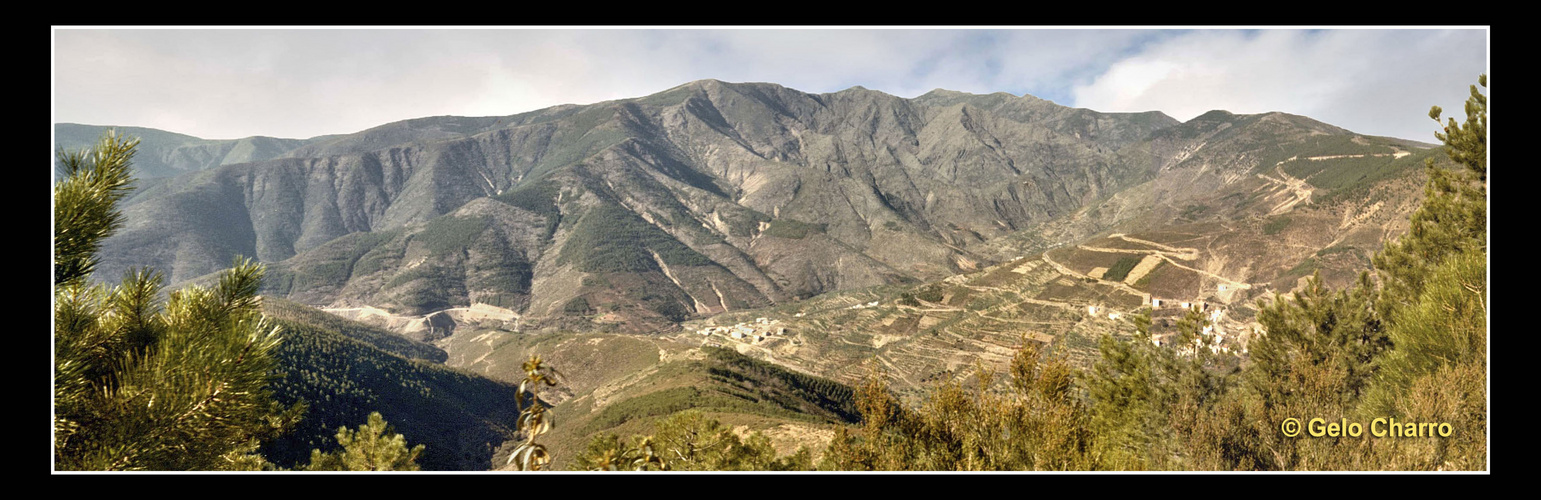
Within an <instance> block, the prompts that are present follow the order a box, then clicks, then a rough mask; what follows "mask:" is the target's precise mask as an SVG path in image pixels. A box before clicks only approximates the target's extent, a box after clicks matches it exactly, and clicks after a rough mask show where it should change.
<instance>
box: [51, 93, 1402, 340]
mask: <svg viewBox="0 0 1541 500" xmlns="http://www.w3.org/2000/svg"><path fill="white" fill-rule="evenodd" d="M57 129H58V132H57V135H58V136H59V137H60V139H59V144H60V146H63V147H71V146H73V144H72V143H71V142H69V141H75V142H76V143H78V142H80V141H83V140H84V138H87V137H91V136H93V134H94V133H99V132H100V130H101V129H102V127H89V126H80V125H70V124H60V125H59V126H58V127H57ZM124 132H125V133H129V134H136V133H137V134H138V135H141V136H143V137H146V139H145V142H146V143H147V144H149V145H148V146H145V147H144V151H143V152H141V154H140V155H139V156H138V160H139V162H138V164H139V165H141V169H142V172H143V175H142V178H141V179H140V182H139V189H137V190H136V191H135V193H134V194H133V195H132V197H131V198H130V199H129V200H128V201H127V202H126V203H125V204H124V209H125V212H126V214H127V216H128V220H129V223H128V225H127V227H126V228H125V229H124V230H123V231H122V232H120V233H119V234H118V235H116V236H114V237H113V238H111V239H109V240H108V241H107V243H106V244H105V247H104V249H103V263H102V265H101V268H100V269H101V273H100V274H99V275H101V276H113V275H116V274H119V273H121V272H122V271H123V270H125V269H127V268H130V267H134V266H153V267H156V268H159V269H165V270H168V272H169V275H170V278H171V280H172V281H173V282H183V281H188V280H193V279H196V278H198V277H200V276H203V275H206V274H208V273H211V272H214V271H216V270H219V269H221V268H223V267H225V266H226V265H227V264H228V263H229V262H230V260H231V259H232V258H234V257H235V256H237V255H248V256H255V257H256V258H258V259H260V260H262V261H264V262H267V263H270V264H271V265H272V267H273V269H274V272H273V273H272V275H273V276H275V277H276V279H270V280H269V288H268V290H267V291H268V293H272V294H278V295H283V296H286V297H289V298H291V299H294V300H296V301H299V302H302V303H307V304H311V305H316V306H328V307H362V306H373V307H379V308H383V309H385V310H387V311H390V312H392V313H395V314H404V315H423V314H427V313H431V312H434V311H436V310H442V309H447V308H451V307H455V306H461V307H464V306H469V305H471V304H472V303H484V304H489V305H493V306H496V307H500V308H503V309H507V310H510V311H513V312H515V313H517V314H519V315H520V316H522V317H524V318H527V321H528V320H550V321H555V322H557V323H561V321H560V320H561V319H562V318H564V317H573V316H584V317H591V318H596V322H597V323H600V324H610V325H614V327H615V328H618V329H621V330H625V331H647V330H653V329H657V328H659V327H661V326H663V325H667V324H669V323H672V322H677V321H679V320H682V319H685V318H689V317H698V316H702V315H709V314H714V313H719V312H723V311H728V310H735V309H743V308H748V307H759V306H765V305H770V304H777V303H784V302H786V301H788V300H793V299H798V298H806V297H811V296H814V295H818V294H821V293H825V292H829V291H834V290H842V289H852V288H860V287H865V286H872V285H881V284H894V283H905V282H916V281H924V280H931V279H937V278H941V277H945V276H947V275H950V274H954V273H958V272H962V271H967V270H972V269H976V268H978V266H980V265H982V264H987V263H992V262H998V261H1000V260H1001V259H1000V258H1001V255H1000V254H999V253H997V252H992V251H991V250H990V249H987V248H986V247H988V246H989V245H988V243H989V242H991V241H995V240H998V239H999V238H1000V237H1002V236H1005V235H1009V234H1014V233H1021V232H1024V230H1030V229H1034V228H1039V227H1041V226H1043V225H1044V224H1046V223H1051V221H1056V220H1060V219H1063V218H1064V217H1065V216H1066V215H1068V214H1072V213H1075V212H1076V211H1078V210H1081V209H1083V208H1087V207H1090V206H1092V205H1094V204H1097V203H1099V202H1102V200H1106V199H1108V198H1110V197H1112V196H1113V195H1115V194H1118V193H1120V192H1124V191H1125V190H1127V189H1128V188H1131V187H1134V186H1137V185H1141V184H1144V183H1149V182H1152V181H1156V182H1158V183H1159V182H1161V181H1160V180H1157V178H1158V177H1160V176H1161V175H1160V174H1163V173H1167V172H1171V171H1173V170H1184V169H1182V168H1180V165H1179V164H1182V165H1189V164H1194V163H1196V160H1205V159H1206V158H1218V157H1220V156H1224V157H1225V159H1224V160H1220V161H1216V162H1213V163H1212V164H1211V165H1209V166H1208V167H1207V168H1200V169H1188V170H1194V171H1193V172H1186V171H1184V172H1179V173H1177V174H1175V175H1168V176H1167V178H1176V177H1179V176H1182V177H1188V178H1185V179H1183V180H1181V181H1179V182H1177V184H1180V186H1173V187H1186V188H1189V191H1188V192H1173V191H1176V190H1169V191H1168V194H1165V195H1159V196H1167V197H1169V198H1173V199H1181V198H1185V197H1190V196H1197V195H1201V194H1203V193H1206V192H1210V191H1212V190H1213V189H1215V188H1217V187H1219V186H1223V185H1227V184H1229V183H1234V182H1236V181H1237V180H1239V179H1247V180H1251V179H1252V177H1251V174H1252V173H1253V171H1254V170H1259V169H1263V167H1264V166H1266V165H1265V164H1270V163H1278V162H1279V161H1281V160H1284V159H1287V158H1289V157H1288V156H1285V157H1282V158H1274V157H1275V156H1279V155H1281V154H1283V153H1282V151H1290V152H1291V154H1290V156H1302V155H1311V154H1313V153H1312V151H1315V150H1320V151H1338V150H1339V149H1343V150H1345V151H1349V150H1354V151H1357V150H1358V149H1364V150H1367V151H1368V150H1380V151H1381V152H1383V153H1387V152H1392V150H1393V149H1396V146H1386V145H1381V144H1379V143H1385V144H1392V143H1393V142H1395V141H1393V142H1387V140H1385V139H1380V138H1375V140H1374V141H1371V140H1369V139H1366V138H1364V137H1363V136H1359V135H1355V134H1352V133H1350V132H1348V131H1345V130H1342V129H1339V128H1337V127H1332V126H1330V125H1326V124H1322V123H1319V122H1316V121H1314V120H1310V119H1308V118H1304V117H1299V116H1292V115H1286V114H1282V113H1271V114H1267V115H1232V114H1229V113H1225V112H1212V113H1209V114H1206V115H1203V116H1200V117H1198V118H1195V119H1193V120H1190V121H1189V122H1187V123H1178V122H1177V121H1176V120H1174V119H1172V118H1171V117H1168V116H1166V115H1164V114H1162V113H1160V112H1148V113H1133V114H1130V113H1099V112H1095V111H1091V110H1085V109H1076V108H1068V107H1064V106H1059V105H1056V104H1054V103H1052V102H1049V101H1045V100H1041V99H1037V98H1034V97H1031V96H1020V97H1019V96H1013V95H1010V94H1005V93H997V94H990V95H974V94H965V93H959V92H951V91H946V90H936V91H933V92H930V93H927V94H925V95H922V96H919V97H916V98H914V99H903V98H899V97H895V96H891V95H887V94H884V93H881V92H876V91H871V90H866V89H863V88H860V87H854V88H851V89H847V90H844V91H840V92H835V93H829V94H808V93H803V92H798V91H795V90H792V89H788V88H785V87H781V86H777V85H772V84H734V83H725V82H719V81H714V80H704V81H698V82H692V83H689V84H686V85H682V86H679V87H676V88H673V89H669V90H666V91H664V92H660V93H657V94H654V95H651V96H647V97H643V98H638V99H627V100H618V101H609V102H602V103H597V104H591V105H585V106H574V105H566V106H557V107H553V108H547V109H543V110H537V111H532V112H529V113H523V114H518V115H512V116H506V117H483V118H465V117H433V118H422V119H415V120H406V121H402V122H396V123H391V124H386V125H382V126H379V127H375V128H372V129H369V130H365V131H362V132H358V133H354V134H345V135H336V136H323V137H318V138H312V139H305V140H289V139H271V138H260V137H254V138H246V139H239V140H233V141H204V140H200V139H196V138H191V137H188V136H181V135H177V134H171V133H165V132H159V131H151V130H148V129H145V130H140V129H125V130H124ZM1356 138H1357V139H1356ZM1356 140H1357V141H1358V142H1364V143H1365V144H1362V145H1361V144H1357V143H1356V142H1355V141H1356ZM1395 143H1396V144H1401V145H1402V150H1415V149H1414V148H1416V147H1419V146H1421V145H1419V144H1416V143H1412V142H1410V141H1401V142H1395ZM1313 148H1314V149H1313ZM1335 148H1336V149H1335ZM1356 148H1357V149H1356ZM1270 149H1272V150H1273V151H1270ZM150 159H153V161H147V160H150ZM1264 170H1266V169H1264ZM181 171H186V173H181V174H180V175H175V176H169V177H168V176H166V175H167V174H171V173H177V172H181ZM1167 201H1170V200H1167ZM1146 205H1149V204H1146ZM1127 215H1128V214H1115V215H1113V216H1112V217H1107V218H1105V219H1106V220H1099V221H1091V223H1090V224H1084V225H1083V226H1082V227H1080V228H1077V229H1078V231H1075V232H1076V233H1078V234H1085V235H1090V234H1091V233H1095V232H1097V231H1100V230H1102V229H1105V228H1106V227H1107V226H1111V225H1112V224H1114V223H1117V222H1120V220H1119V219H1122V218H1127ZM1027 232H1031V231H1027ZM1045 243H1046V244H1045V245H1039V246H1047V244H1049V242H1045ZM1017 250H1018V251H1024V250H1032V249H1031V248H1027V249H1020V248H1019V249H1017ZM585 304H587V305H585ZM562 324H565V323H562Z"/></svg>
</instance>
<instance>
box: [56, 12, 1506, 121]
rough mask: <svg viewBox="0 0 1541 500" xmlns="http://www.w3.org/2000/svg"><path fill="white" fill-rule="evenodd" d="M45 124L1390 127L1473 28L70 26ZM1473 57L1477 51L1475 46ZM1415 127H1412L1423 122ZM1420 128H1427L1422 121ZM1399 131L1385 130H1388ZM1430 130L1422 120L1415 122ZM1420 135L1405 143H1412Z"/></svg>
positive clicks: (1449, 86) (1475, 35)
mask: <svg viewBox="0 0 1541 500" xmlns="http://www.w3.org/2000/svg"><path fill="white" fill-rule="evenodd" d="M54 34H55V52H54V64H55V67H54V69H55V88H54V89H55V119H57V120H59V121H72V122H80V123H91V124H102V125H107V124H117V125H137V126H147V127H155V128H163V129H167V130H172V131H176V132H182V133H188V134H192V135H197V136H200V137H206V138H235V137H243V136H249V135H272V136H280V137H309V136H314V135H320V134H333V133H348V132H355V131H358V130H362V129H364V128H368V127H373V126H376V125H381V124H384V123H387V122H391V121H396V120H403V119H408V118H416V117H422V116H433V115H447V114H449V115H475V116H489V115H507V114H513V113H518V112H523V111H528V110H532V109H538V108H542V107H546V106H553V105H557V104H564V103H579V104H583V103H591V102H597V101H603V100H609V99H621V98H629V97H639V96H643V95H647V94H650V93H653V92H658V91H661V90H664V89H667V88H670V87H673V86H676V85H679V84H681V83H685V82H688V81H692V80H698V79H702V78H716V79H721V80H726V81H758V82H773V83H778V84H782V85H786V86H788V87H791V88H794V89H798V90H802V91H807V92H815V93H817V92H833V91H837V90H840V89H844V88H847V87H850V86H853V85H861V86H864V87H867V88H870V89H875V90H881V91H884V92H889V93H892V94H895V95H900V96H904V97H913V96H916V95H919V94H922V93H924V92H927V91H929V90H931V89H934V88H947V89H951V90H961V91H967V92H975V93H989V92H1000V91H1005V92H1011V93H1013V94H1022V93H1031V94H1033V95H1036V96H1038V97H1044V98H1049V99H1053V100H1055V101H1057V102H1060V103H1062V104H1073V105H1076V106H1081V107H1089V108H1092V109H1097V110H1101V111H1144V110H1150V109H1160V110H1162V111H1165V112H1167V113H1168V114H1172V115H1173V116H1177V117H1179V118H1186V117H1191V116H1193V115H1197V114H1199V113H1202V112H1203V111H1207V110H1209V109H1214V108H1225V109H1230V110H1232V111H1236V112H1260V111H1270V110H1281V111H1287V112H1292V113H1299V114H1305V115H1309V116H1312V117H1315V118H1318V119H1322V120H1324V121H1327V122H1329V123H1333V124H1336V125H1341V126H1345V127H1347V128H1350V129H1354V130H1359V131H1362V132H1367V133H1380V134H1400V133H1403V132H1399V130H1402V129H1398V128H1396V127H1395V125H1398V124H1400V123H1403V122H1405V121H1407V120H1406V119H1405V117H1403V116H1402V115H1399V114H1396V113H1393V111H1395V112H1405V114H1408V116H1411V117H1413V118H1421V119H1422V120H1423V121H1424V122H1427V118H1426V117H1423V115H1424V114H1425V113H1426V112H1427V109H1428V105H1429V104H1433V102H1429V101H1430V99H1433V97H1430V96H1432V95H1436V94H1430V92H1432V91H1434V90H1436V89H1437V90H1440V91H1442V92H1444V93H1443V94H1438V95H1446V96H1453V97H1443V98H1441V99H1442V100H1441V101H1440V102H1439V104H1440V105H1441V106H1444V107H1445V108H1446V109H1452V110H1458V109H1460V106H1459V104H1460V100H1461V98H1462V97H1463V96H1464V92H1463V89H1464V88H1465V86H1466V84H1468V83H1470V82H1471V81H1472V80H1473V79H1474V77H1475V76H1476V73H1477V72H1479V71H1481V69H1480V68H1481V64H1482V60H1483V59H1484V58H1485V53H1483V52H1482V49H1483V44H1484V43H1485V40H1484V35H1485V33H1483V32H1430V31H1398V30H1390V31H1385V30H1382V31H1373V30H1372V31H1326V32H1319V33H1311V34H1308V33H1304V32H1298V31H1282V30H1281V31H1263V32H1260V33H1251V34H1245V33H1241V32H1235V31H1197V32H1183V31H1150V30H1074V29H1053V30H924V29H922V30H910V29H872V30H781V29H741V30H632V29H601V30H547V29H527V30H505V29H488V30H481V29H455V30H375V29H327V30H314V29H310V30H290V29H280V30H250V29H228V30H129V29H115V30H79V29H60V30H56V31H55V32H54ZM1474 54H1475V55H1474ZM1418 125H1419V126H1423V125H1426V123H1423V122H1420V123H1419V124H1418ZM1423 130H1428V129H1427V128H1426V127H1425V129H1423ZM1394 131H1398V132H1394ZM1422 135H1423V136H1427V133H1426V132H1425V133H1422ZM1414 138H1417V137H1414Z"/></svg>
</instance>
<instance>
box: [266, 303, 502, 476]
mask: <svg viewBox="0 0 1541 500" xmlns="http://www.w3.org/2000/svg"><path fill="white" fill-rule="evenodd" d="M297 308H298V306H292V305H290V306H288V307H284V308H283V309H290V311H280V312H277V313H276V314H275V316H276V317H275V318H274V319H273V321H274V323H275V324H276V325H278V326H280V327H281V328H282V331H283V335H284V341H283V343H282V344H280V345H279V348H278V351H277V352H276V353H275V358H276V360H277V361H278V371H279V372H280V373H281V375H280V376H279V378H278V379H277V380H275V381H274V382H273V383H272V384H271V385H270V388H271V389H272V390H273V394H274V399H275V400H277V401H278V402H279V403H281V404H284V405H288V404H292V403H294V402H296V401H301V400H303V401H305V402H306V403H307V404H308V408H307V411H306V413H305V416H304V420H302V421H301V422H300V423H299V425H298V426H297V427H296V428H295V429H293V430H291V431H290V432H288V433H286V434H284V435H282V436H279V437H278V438H277V439H275V440H273V441H270V442H267V443H264V445H263V448H262V454H263V456H265V457H267V458H268V459H270V460H272V461H273V462H274V463H277V464H279V465H283V466H292V465H293V464H296V463H303V462H304V461H306V460H308V459H309V458H310V450H312V449H317V448H319V449H330V448H333V447H335V446H336V445H335V440H334V439H333V436H334V435H336V433H337V428H338V427H342V426H352V425H356V424H357V423H358V422H361V421H363V420H364V419H365V418H366V417H367V415H368V414H369V412H371V411H379V412H381V413H382V414H384V415H385V416H386V417H387V418H388V419H390V421H391V423H392V424H393V425H395V426H396V428H397V430H398V431H399V432H401V433H402V434H404V435H406V436H407V437H408V439H409V440H410V441H411V443H413V444H424V445H426V446H427V449H426V450H425V451H424V453H423V455H422V457H421V458H420V459H419V463H420V464H421V465H422V466H423V468H424V469H426V470H481V469H485V468H486V467H487V464H488V463H489V462H490V461H491V459H492V450H493V447H492V446H490V445H491V444H495V443H500V442H503V441H506V440H508V439H511V438H512V437H513V436H510V435H508V433H507V432H506V428H503V427H502V426H500V425H498V424H497V423H498V422H511V421H513V419H514V418H516V417H517V416H518V404H517V403H516V400H515V394H516V393H517V392H518V388H517V387H514V386H512V385H509V384H506V383H502V382H496V381H493V380H489V379H487V378H484V377H480V376H477V375H472V374H468V373H464V372H460V371H456V370H453V369H449V368H445V367H443V366H442V365H437V364H434V363H430V362H425V361H421V360H416V359H407V358H404V357H402V356H401V355H400V354H409V355H413V356H419V355H421V356H426V357H429V358H430V359H442V358H443V357H444V356H445V354H444V353H443V351H440V350H438V349H436V348H433V347H432V346H428V345H426V344H420V343H415V342H410V341H407V340H406V339H402V338H400V337H398V336H395V335H392V334H389V333H385V332H380V331H378V330H374V329H371V328H370V327H367V326H364V325H359V324H356V323H353V322H348V321H345V320H340V319H336V318H331V319H326V318H325V316H328V315H325V314H324V313H319V312H311V313H305V312H295V311H293V309H297ZM269 311H270V312H271V311H272V310H271V309H269Z"/></svg>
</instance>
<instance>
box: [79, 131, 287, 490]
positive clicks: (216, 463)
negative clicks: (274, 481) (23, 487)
mask: <svg viewBox="0 0 1541 500" xmlns="http://www.w3.org/2000/svg"><path fill="white" fill-rule="evenodd" d="M136 144H137V141H134V140H129V139H126V138H121V137H118V136H116V135H113V134H111V133H109V134H108V135H107V136H105V137H104V138H103V139H102V140H101V142H100V143H99V144H98V145H97V146H96V147H95V148H94V149H93V150H91V151H83V152H77V153H65V152H62V151H61V152H60V154H59V160H60V164H61V165H62V170H63V173H64V174H65V179H64V180H63V181H62V182H60V183H58V184H57V185H56V186H55V188H54V204H55V209H54V217H55V230H54V253H55V267H54V279H55V288H54V459H55V467H57V468H58V469H70V470H230V469H256V468H264V467H271V464H268V463H267V462H266V460H264V459H263V458H262V457H261V456H260V455H257V454H256V450H257V447H258V444H259V442H260V440H261V439H263V438H267V437H271V436H273V435H275V434H276V433H277V432H279V431H281V430H282V429H283V428H285V427H287V426H289V425H292V424H293V423H294V422H295V421H297V420H298V418H299V416H300V415H301V413H302V412H303V410H304V408H303V407H302V406H299V405H296V406H295V407H293V408H289V409H287V410H285V409H282V408H280V407H278V406H277V405H276V404H275V403H274V402H273V401H272V398H271V396H270V395H269V393H268V390H267V384H268V382H269V380H270V378H271V377H272V372H273V368H274V361H273V358H272V356H271V353H272V352H273V350H274V348H276V347H277V345H278V342H279V332H278V331H277V329H275V328H273V327H271V326H270V325H269V324H268V323H267V322H266V321H264V320H263V318H262V317H261V311H260V305H259V298H258V297H257V288H258V284H259V283H260V282H261V279H262V267H261V266H260V265H258V264H255V263H252V262H250V261H247V260H241V259H237V261H236V263H235V266H234V267H233V268H232V269H230V270H228V271H226V272H225V273H224V274H222V275H221V276H220V278H219V280H218V283H217V284H216V285H215V286H214V287H213V288H202V287H196V286H194V287H188V288H186V289H183V290H179V291H175V292H171V293H170V295H169V297H167V298H165V299H164V300H163V299H162V289H163V282H164V279H163V278H162V277H161V275H160V274H159V273H156V272H153V271H150V270H132V271H130V272H128V273H127V275H126V276H125V277H124V278H123V280H122V282H121V284H119V285H117V286H110V287H109V286H106V285H99V284H91V283H89V282H88V277H89V276H90V274H91V272H92V270H93V269H94V268H95V264H96V257H95V255H94V252H96V250H97V249H98V248H100V245H101V240H102V239H104V238H106V237H107V236H109V235H110V234H112V232H113V231H114V230H115V229H117V228H118V227H119V226H121V224H122V220H123V217H122V214H121V213H119V212H118V211H117V210H116V208H115V206H114V205H115V203H116V202H117V201H118V200H120V199H122V197H123V196H124V195H125V194H126V193H127V191H128V189H129V185H130V177H129V161H130V160H131V159H132V158H133V154H134V148H135V146H136Z"/></svg>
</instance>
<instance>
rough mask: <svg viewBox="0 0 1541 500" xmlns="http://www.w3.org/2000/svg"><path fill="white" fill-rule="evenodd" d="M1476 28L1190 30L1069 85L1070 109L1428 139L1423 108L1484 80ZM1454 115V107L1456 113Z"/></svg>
mask: <svg viewBox="0 0 1541 500" xmlns="http://www.w3.org/2000/svg"><path fill="white" fill-rule="evenodd" d="M1486 35H1487V34H1486V32H1485V31H1481V30H1439V31H1434V30H1390V29H1388V30H1326V31H1316V32H1308V31H1297V30H1263V31H1255V32H1240V31H1195V32H1190V33H1186V34H1182V35H1180V36H1175V37H1172V38H1169V39H1166V40H1163V41H1160V42H1156V43H1152V44H1150V45H1148V46H1146V47H1144V49H1143V50H1141V51H1140V52H1139V53H1138V54H1135V55H1132V56H1130V57H1127V58H1124V59H1122V60H1119V61H1117V62H1115V63H1113V64H1112V65H1111V66H1109V68H1108V70H1107V71H1106V72H1104V73H1103V74H1102V75H1100V76H1098V77H1097V78H1095V79H1094V80H1092V81H1090V82H1089V83H1087V84H1084V85H1079V86H1077V87H1076V88H1075V89H1074V91H1073V93H1074V96H1075V105H1076V106H1081V107H1087V108H1092V109H1097V110H1100V111H1148V110H1160V111H1163V112H1165V113H1167V114H1169V115H1172V116H1173V117H1174V118H1177V119H1179V120H1187V119H1189V118H1192V117H1194V116H1197V115H1199V114H1202V113H1204V112H1206V111H1209V110H1213V109H1224V110H1227V111H1231V112H1235V113H1262V112H1269V111H1284V112H1287V113H1294V114H1300V115H1306V116H1310V117H1312V118H1315V119H1318V120H1321V121H1324V122H1327V123H1331V124H1334V125H1338V126H1341V127H1344V128H1347V129H1350V130H1354V131H1357V132H1362V133H1369V134H1375V135H1391V136H1397V137H1404V138H1409V139H1415V140H1423V141H1432V140H1433V139H1432V136H1431V135H1430V134H1431V132H1432V130H1433V129H1434V128H1433V126H1432V123H1431V122H1430V121H1429V120H1428V117H1427V112H1428V109H1429V106H1430V105H1434V104H1439V105H1441V106H1444V107H1445V108H1446V109H1450V105H1449V104H1447V103H1451V104H1458V103H1460V102H1462V101H1463V100H1464V97H1465V95H1466V91H1465V89H1466V88H1467V85H1469V84H1471V83H1473V82H1475V81H1476V77H1477V74H1479V73H1483V72H1486V71H1487V69H1486V58H1487V52H1486ZM1455 109H1459V106H1456V108H1455Z"/></svg>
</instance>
